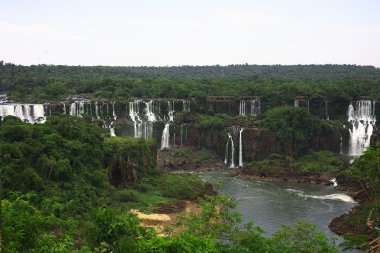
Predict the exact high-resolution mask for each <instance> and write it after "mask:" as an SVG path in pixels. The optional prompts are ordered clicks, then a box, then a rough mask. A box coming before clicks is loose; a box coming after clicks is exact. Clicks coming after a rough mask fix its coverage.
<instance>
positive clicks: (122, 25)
mask: <svg viewBox="0 0 380 253" xmlns="http://www.w3.org/2000/svg"><path fill="white" fill-rule="evenodd" d="M0 60H4V61H6V62H13V63H16V64H24V65H29V64H42V63H45V64H66V65H123V66H132V65H133V66H141V65H144V66H147V65H149V66H151V65H159V66H165V65H214V64H220V65H228V64H244V63H249V64H326V63H333V64H358V65H374V66H377V67H380V1H379V0H287V1H285V0H262V1H261V0H230V1H225V0H191V1H182V0H176V1H174V0H163V1H154V0H150V1H149V0H140V1H137V0H136V1H122V0H120V1H118V0H108V1H106V0H103V1H99V0H45V1H44V0H33V1H30V0H24V1H21V0H0Z"/></svg>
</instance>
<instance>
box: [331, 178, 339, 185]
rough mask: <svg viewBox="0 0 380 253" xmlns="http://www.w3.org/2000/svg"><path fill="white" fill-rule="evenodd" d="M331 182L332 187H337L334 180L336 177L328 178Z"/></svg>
mask: <svg viewBox="0 0 380 253" xmlns="http://www.w3.org/2000/svg"><path fill="white" fill-rule="evenodd" d="M329 181H330V182H331V183H332V184H333V187H337V186H338V183H337V182H336V178H335V177H334V178H332V179H330V180H329Z"/></svg>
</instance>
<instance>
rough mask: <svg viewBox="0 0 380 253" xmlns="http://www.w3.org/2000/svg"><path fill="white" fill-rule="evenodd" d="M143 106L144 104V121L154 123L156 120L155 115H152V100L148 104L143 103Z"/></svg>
mask: <svg viewBox="0 0 380 253" xmlns="http://www.w3.org/2000/svg"><path fill="white" fill-rule="evenodd" d="M144 104H145V109H144V111H145V116H146V120H147V121H148V122H156V121H157V119H156V115H155V114H154V103H153V100H150V101H149V102H145V101H144Z"/></svg>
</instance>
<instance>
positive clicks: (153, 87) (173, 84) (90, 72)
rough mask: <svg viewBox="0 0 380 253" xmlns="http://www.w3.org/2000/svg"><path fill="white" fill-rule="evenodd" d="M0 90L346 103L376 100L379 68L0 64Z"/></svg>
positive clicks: (37, 97) (53, 95) (25, 95)
mask: <svg viewBox="0 0 380 253" xmlns="http://www.w3.org/2000/svg"><path fill="white" fill-rule="evenodd" d="M0 92H6V93H8V94H9V95H10V97H11V98H13V99H15V100H18V101H27V100H28V101H40V102H43V101H51V100H61V99H64V98H66V96H67V95H73V94H87V95H89V96H91V97H92V96H95V97H98V98H105V99H107V98H108V99H113V100H125V99H127V98H130V97H169V98H187V97H195V98H199V99H205V98H206V97H207V96H212V95H224V96H235V97H241V96H253V95H255V96H261V97H262V100H264V101H271V102H272V104H277V105H281V104H282V102H283V101H288V100H292V101H293V100H294V98H295V97H296V96H307V97H309V98H310V99H311V100H312V99H318V98H329V99H335V100H343V101H345V102H346V101H352V100H353V99H357V98H358V97H359V96H370V97H372V98H373V99H377V100H379V99H380V97H379V96H380V95H379V94H380V70H379V69H378V68H374V67H370V66H355V65H295V66H282V65H273V66H272V65H268V66H265V65H229V66H182V67H106V66H94V67H84V66H54V65H32V66H20V65H14V64H10V63H2V64H0Z"/></svg>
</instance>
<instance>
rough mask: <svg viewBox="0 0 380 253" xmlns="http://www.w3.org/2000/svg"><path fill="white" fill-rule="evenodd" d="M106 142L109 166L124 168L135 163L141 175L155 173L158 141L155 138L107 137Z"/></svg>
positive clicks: (134, 165)
mask: <svg viewBox="0 0 380 253" xmlns="http://www.w3.org/2000/svg"><path fill="white" fill-rule="evenodd" d="M105 143H106V148H107V162H106V163H107V165H108V166H110V167H115V166H116V167H119V168H120V169H122V168H124V167H126V166H127V165H128V164H133V167H134V168H135V169H137V172H138V175H139V176H144V175H146V174H149V173H155V170H154V169H155V166H156V143H155V141H154V140H153V139H148V140H145V139H139V138H131V137H113V138H107V139H106V140H105Z"/></svg>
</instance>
